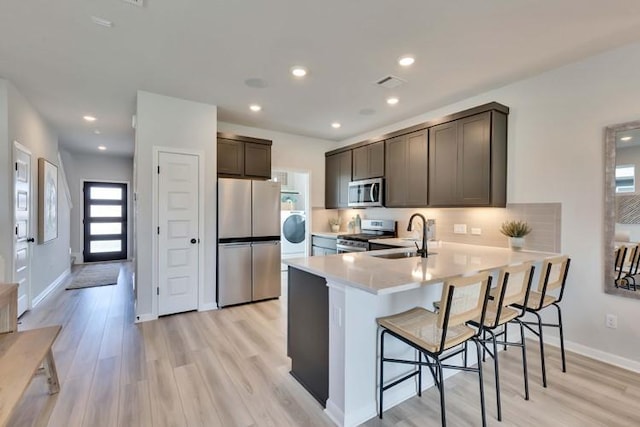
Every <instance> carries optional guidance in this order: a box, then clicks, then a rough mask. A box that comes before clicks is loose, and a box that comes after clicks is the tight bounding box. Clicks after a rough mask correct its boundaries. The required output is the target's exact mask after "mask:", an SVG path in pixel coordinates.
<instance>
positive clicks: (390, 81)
mask: <svg viewBox="0 0 640 427" xmlns="http://www.w3.org/2000/svg"><path fill="white" fill-rule="evenodd" d="M405 83H406V81H405V80H402V79H401V78H400V77H396V76H386V77H383V78H381V79H380V80H378V81H377V82H376V84H377V85H378V86H382V87H383V88H386V89H393V88H396V87H398V86H401V85H403V84H405Z"/></svg>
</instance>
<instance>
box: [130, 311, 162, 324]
mask: <svg viewBox="0 0 640 427" xmlns="http://www.w3.org/2000/svg"><path fill="white" fill-rule="evenodd" d="M157 318H158V316H157V315H156V314H152V313H147V314H137V315H136V322H135V323H142V322H150V321H151V320H156V319H157Z"/></svg>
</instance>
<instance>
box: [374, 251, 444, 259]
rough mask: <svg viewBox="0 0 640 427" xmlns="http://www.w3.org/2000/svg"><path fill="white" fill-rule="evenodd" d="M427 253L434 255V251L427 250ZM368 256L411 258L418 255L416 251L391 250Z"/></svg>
mask: <svg viewBox="0 0 640 427" xmlns="http://www.w3.org/2000/svg"><path fill="white" fill-rule="evenodd" d="M428 255H436V252H428ZM369 256H372V257H376V258H385V259H399V258H412V257H417V256H420V255H419V254H418V253H417V252H416V251H410V252H393V253H390V254H379V255H378V254H375V255H374V254H370V255H369Z"/></svg>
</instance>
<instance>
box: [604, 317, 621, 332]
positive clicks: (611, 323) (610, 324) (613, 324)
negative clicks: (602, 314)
mask: <svg viewBox="0 0 640 427" xmlns="http://www.w3.org/2000/svg"><path fill="white" fill-rule="evenodd" d="M605 325H606V326H607V328H611V329H616V328H617V327H618V316H616V315H615V314H607V317H606V319H605Z"/></svg>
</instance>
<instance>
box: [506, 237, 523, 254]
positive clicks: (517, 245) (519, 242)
mask: <svg viewBox="0 0 640 427" xmlns="http://www.w3.org/2000/svg"><path fill="white" fill-rule="evenodd" d="M509 246H510V247H511V249H513V250H514V251H519V250H522V248H523V246H524V237H509Z"/></svg>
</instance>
